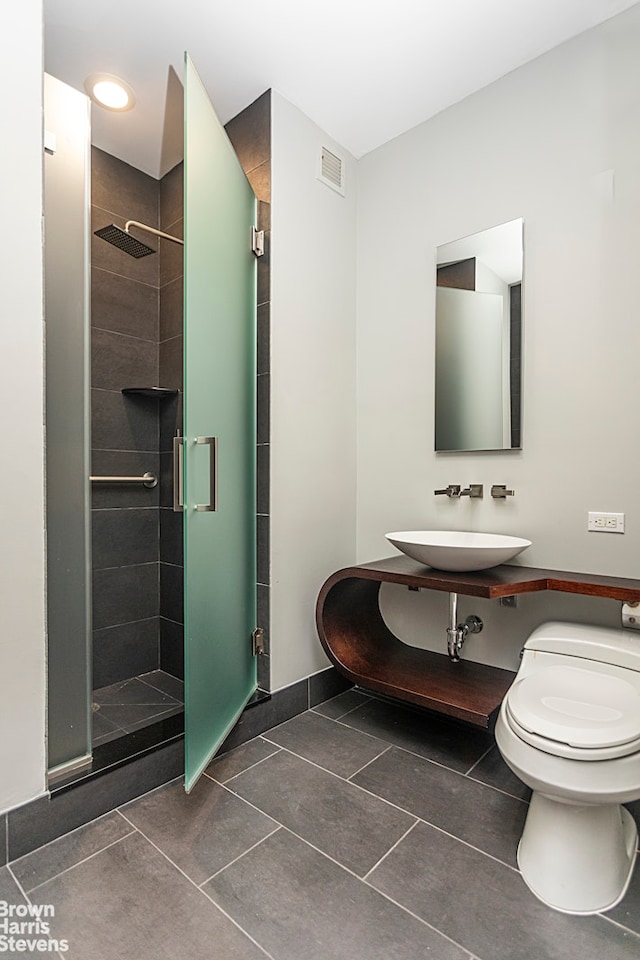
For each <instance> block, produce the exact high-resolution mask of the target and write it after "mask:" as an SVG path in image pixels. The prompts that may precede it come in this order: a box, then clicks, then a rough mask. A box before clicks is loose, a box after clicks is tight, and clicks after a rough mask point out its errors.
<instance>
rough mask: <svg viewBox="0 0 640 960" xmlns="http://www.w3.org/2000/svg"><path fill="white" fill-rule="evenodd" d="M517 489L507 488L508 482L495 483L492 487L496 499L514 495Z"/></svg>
mask: <svg viewBox="0 0 640 960" xmlns="http://www.w3.org/2000/svg"><path fill="white" fill-rule="evenodd" d="M515 493H516V492H515V490H507V487H506V484H504V483H494V484H493V486H492V487H491V496H492V497H493V499H494V500H504V499H505V497H514V496H515Z"/></svg>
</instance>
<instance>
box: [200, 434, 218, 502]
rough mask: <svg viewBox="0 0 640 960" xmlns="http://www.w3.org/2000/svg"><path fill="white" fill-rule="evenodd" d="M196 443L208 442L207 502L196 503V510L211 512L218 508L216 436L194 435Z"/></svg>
mask: <svg viewBox="0 0 640 960" xmlns="http://www.w3.org/2000/svg"><path fill="white" fill-rule="evenodd" d="M196 443H207V444H209V503H197V504H196V510H199V511H200V512H202V513H213V512H215V511H216V510H217V509H218V438H217V437H196Z"/></svg>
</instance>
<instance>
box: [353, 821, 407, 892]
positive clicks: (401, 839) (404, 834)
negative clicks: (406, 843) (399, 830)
mask: <svg viewBox="0 0 640 960" xmlns="http://www.w3.org/2000/svg"><path fill="white" fill-rule="evenodd" d="M419 822H420V819H419V817H416V819H415V820H414V822H413V823H412V824H411V826H410V827H409V829H408V830H405V832H404V833H403V834H402V836H401V837H399V838H398V840H396V842H395V843H394V844H393V846H391V847H389V849H388V850H387V852H386V853H384V854H383V855H382V856H381V857H380V859H379V860H378V862H377V863H374V865H373V866H372V867H371V869H370V870H367V872H366V873H365V875H364V876H363V877H362V880H363V882H364V883H366V882H367V880H368V877H369V876H370V874H372V873H373V871H374V870H375V869H377V867H379V866H380V864H381V863H382V862H383V861H384V860H386V859H387V857H388V856H389V854H390V853H391V851H392V850H395V848H396V847H397V846H398V844H400V843H402V841H403V840H404V838H405V837H408V836H409V834H410V833H411V831H412V830H413V828H414V827H415V826H417V824H418V823H419Z"/></svg>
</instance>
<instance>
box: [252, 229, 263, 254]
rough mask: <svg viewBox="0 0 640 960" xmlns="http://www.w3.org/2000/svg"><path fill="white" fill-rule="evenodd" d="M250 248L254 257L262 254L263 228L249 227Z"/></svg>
mask: <svg viewBox="0 0 640 960" xmlns="http://www.w3.org/2000/svg"><path fill="white" fill-rule="evenodd" d="M251 249H252V250H253V252H254V253H255V255H256V257H262V256H264V230H258V228H257V227H251Z"/></svg>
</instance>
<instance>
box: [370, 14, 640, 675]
mask: <svg viewBox="0 0 640 960" xmlns="http://www.w3.org/2000/svg"><path fill="white" fill-rule="evenodd" d="M638 50H640V6H636V7H634V8H632V9H631V10H629V11H627V12H626V13H624V14H622V15H620V16H619V17H617V18H615V19H613V20H610V21H608V22H607V23H605V24H604V25H602V26H600V27H598V28H596V29H594V30H592V31H590V32H589V33H587V34H583V35H582V36H581V37H578V38H576V39H575V40H573V41H571V42H569V43H566V44H564V45H563V46H561V47H559V48H557V49H556V50H554V51H552V52H551V53H549V54H547V55H545V56H543V57H541V58H539V59H538V60H536V61H534V62H533V63H531V64H529V65H527V66H525V67H523V68H521V69H519V70H518V71H516V72H514V73H512V74H510V75H508V76H506V77H504V78H502V79H501V80H499V81H497V82H496V83H494V84H492V85H491V86H490V87H488V88H486V89H485V90H482V91H480V92H479V93H477V94H475V95H473V96H471V97H469V98H468V99H466V100H464V101H462V102H461V103H459V104H457V105H455V106H453V107H451V108H450V109H448V110H446V111H444V112H442V113H441V114H439V115H438V116H437V117H435V118H433V119H432V120H429V121H428V122H426V123H424V124H422V125H421V126H419V127H417V128H416V129H414V130H412V131H410V132H408V133H406V134H404V135H403V136H401V137H399V138H397V139H396V140H394V141H392V142H390V143H388V144H386V145H384V146H383V147H381V148H380V149H378V150H376V151H374V152H373V153H371V154H369V155H367V156H366V157H364V158H363V159H362V160H361V161H360V163H359V169H358V177H359V196H358V223H359V233H358V334H357V336H358V341H357V357H358V374H357V382H358V400H357V403H358V528H357V542H358V559H359V560H360V561H366V560H373V559H375V558H379V557H383V556H389V555H390V554H392V553H393V548H390V547H389V546H388V545H387V543H386V541H385V539H384V533H385V531H388V530H401V529H416V528H420V527H422V528H427V529H428V528H430V527H434V528H445V529H446V528H451V529H462V530H464V529H470V530H484V531H491V532H500V533H509V534H516V535H520V536H524V537H527V538H529V539H530V540H532V541H533V546H532V547H531V548H530V549H529V550H528V551H527V552H526V553H525V554H523V556H522V558H521V560H522V562H523V563H524V564H528V565H531V566H541V567H551V568H557V569H565V570H583V571H587V572H593V573H602V574H610V575H617V576H627V577H638V576H640V497H639V496H638V468H639V465H640V458H639V455H638V411H639V410H640V404H639V400H640V375H639V373H638V358H639V357H640V322H639V318H638V292H637V281H636V278H637V273H638V267H637V264H638V262H640V231H639V230H638V223H639V222H640V125H639V124H638V120H637V118H638V116H639V115H640V57H638ZM612 179H613V183H614V193H613V195H612V191H611V182H612ZM521 216H522V217H524V246H525V267H524V287H523V289H524V388H523V389H524V399H523V416H524V421H523V450H522V451H521V452H504V453H485V454H438V455H436V454H435V453H434V452H433V419H434V407H433V395H434V381H433V351H434V313H435V309H434V308H435V266H434V264H435V249H436V247H437V246H438V245H439V244H441V243H445V242H447V241H450V240H454V239H457V238H459V237H464V236H467V235H469V234H472V233H476V232H477V231H479V230H482V229H485V228H487V227H490V226H493V225H495V224H498V223H501V222H505V221H508V220H512V219H514V218H516V217H521ZM470 482H474V483H484V484H485V491H486V495H485V499H484V500H482V501H471V500H469V499H466V500H464V501H458V502H452V501H449V500H447V498H445V497H437V498H436V497H434V495H433V491H434V490H435V489H436V488H441V487H445V486H446V485H447V484H448V483H461V484H463V485H465V486H467V485H468V484H469V483H470ZM492 483H506V484H507V486H508V487H514V488H515V490H516V496H515V498H514V499H508V500H506V501H493V500H491V498H490V497H488V490H489V488H490V486H491V484H492ZM588 510H606V511H622V512H624V513H625V515H626V522H627V532H626V533H625V534H624V535H623V536H621V535H607V534H596V533H588V532H587V529H586V527H587V511H588ZM383 603H384V604H385V611H386V614H387V616H388V617H389V618H391V619H394V618H395V619H394V623H395V622H397V621H398V620H399V621H401V622H402V623H401V627H402V629H403V630H404V633H403V634H402V635H403V637H404V638H405V639H410V640H411V642H416V643H419V644H420V645H425V646H428V647H433V648H437V649H441V650H443V649H444V643H445V636H444V630H445V626H446V595H445V594H442V595H437V594H435V595H434V594H430V595H427V594H426V593H424V594H420V595H411V598H410V600H409V601H407V591H406V590H405V591H401V590H399V588H393V587H389V588H388V589H387V588H385V590H384V592H383ZM408 604H410V605H411V609H412V611H413V612H412V613H410V614H409V613H408V612H407V611H408ZM461 608H462V613H463V615H466V614H467V613H469V612H478V613H480V614H481V615H483V616H485V615H486V617H487V627H486V629H485V632H484V633H483V634H482V635H481V636H480V637H477V638H473V640H472V641H470V642H469V646H468V649H467V651H466V655H467V656H469V657H470V658H477V659H485V660H491V661H493V662H498V663H502V664H504V665H506V666H511V667H514V668H515V667H516V665H517V653H518V650H519V647H520V645H521V642H522V640H523V639H524V637H525V636H526V632H527V630H528V629H530V628H531V626H533V625H534V624H535V623H536V622H540V621H542V620H544V619H547V618H548V617H549V616H567V617H569V616H571V617H576V618H580V619H585V620H592V621H593V622H611V623H616V622H618V620H617V618H618V617H619V604H617V603H616V602H614V601H596V600H593V599H587V598H572V599H566V598H564V599H563V598H562V597H558V596H557V595H551V594H543V595H540V596H538V597H533V596H530V597H524V598H520V606H519V610H518V611H513V610H506V609H501V608H498V607H497V601H494V602H493V603H492V604H487V603H485V604H482V603H480V602H477V601H473V600H471V599H468V600H467V599H464V600H463V602H462V603H461ZM481 608H482V609H481ZM638 639H639V642H640V636H639V638H638Z"/></svg>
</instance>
